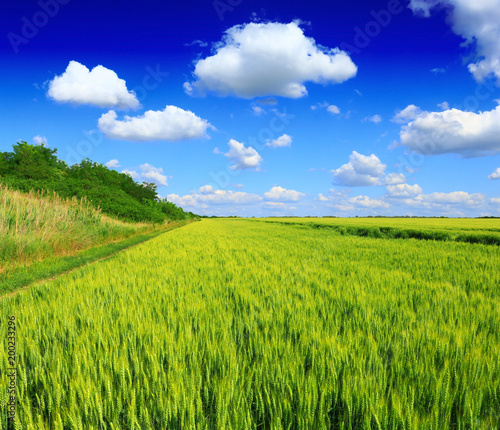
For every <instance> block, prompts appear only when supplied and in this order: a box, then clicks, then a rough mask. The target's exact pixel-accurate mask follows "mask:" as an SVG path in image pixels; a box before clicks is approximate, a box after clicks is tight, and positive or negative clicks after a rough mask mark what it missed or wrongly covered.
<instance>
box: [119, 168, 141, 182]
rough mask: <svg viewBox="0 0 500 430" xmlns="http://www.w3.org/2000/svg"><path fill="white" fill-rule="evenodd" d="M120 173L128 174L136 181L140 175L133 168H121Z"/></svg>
mask: <svg viewBox="0 0 500 430" xmlns="http://www.w3.org/2000/svg"><path fill="white" fill-rule="evenodd" d="M122 173H125V174H126V175H129V176H130V177H131V178H132V179H133V180H134V181H137V180H138V179H139V178H140V177H141V175H139V173H137V172H136V171H135V170H128V169H123V170H122Z"/></svg>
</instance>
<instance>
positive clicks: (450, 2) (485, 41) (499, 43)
mask: <svg viewBox="0 0 500 430" xmlns="http://www.w3.org/2000/svg"><path fill="white" fill-rule="evenodd" d="M436 6H442V7H446V8H447V9H448V19H449V21H450V23H451V27H452V29H453V31H454V32H455V33H456V34H458V35H460V36H462V37H463V38H464V39H465V41H466V42H467V43H468V44H470V43H475V44H476V51H477V56H478V60H477V61H476V62H475V63H471V64H469V66H468V67H469V71H470V72H471V73H472V74H473V75H474V77H475V79H476V80H477V81H481V80H483V79H484V78H485V77H487V76H489V75H494V76H496V78H497V79H499V80H500V5H499V3H498V0H411V2H410V8H411V9H412V10H413V11H414V12H416V13H422V14H423V15H424V16H430V12H431V10H432V9H433V8H434V7H436Z"/></svg>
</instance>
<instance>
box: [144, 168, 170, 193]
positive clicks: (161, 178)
mask: <svg viewBox="0 0 500 430" xmlns="http://www.w3.org/2000/svg"><path fill="white" fill-rule="evenodd" d="M139 168H140V169H141V177H142V179H143V180H145V181H148V182H156V183H157V184H158V185H163V186H164V187H168V183H167V176H166V175H164V174H163V169H162V168H161V167H154V166H152V165H151V164H148V163H145V164H141V165H140V166H139Z"/></svg>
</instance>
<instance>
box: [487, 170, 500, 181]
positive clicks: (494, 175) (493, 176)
mask: <svg viewBox="0 0 500 430" xmlns="http://www.w3.org/2000/svg"><path fill="white" fill-rule="evenodd" d="M488 179H500V167H499V168H498V169H497V170H495V171H494V172H493V173H492V174H491V175H489V176H488Z"/></svg>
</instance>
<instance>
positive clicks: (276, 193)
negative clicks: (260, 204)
mask: <svg viewBox="0 0 500 430" xmlns="http://www.w3.org/2000/svg"><path fill="white" fill-rule="evenodd" d="M304 196H305V194H303V193H301V192H299V191H295V190H287V189H286V188H282V187H272V188H271V189H270V190H269V191H268V192H267V193H264V198H265V199H266V200H270V201H281V202H298V201H299V200H300V199H301V198H302V197H304Z"/></svg>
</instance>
